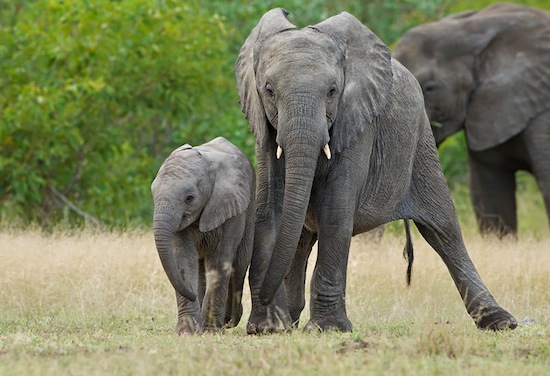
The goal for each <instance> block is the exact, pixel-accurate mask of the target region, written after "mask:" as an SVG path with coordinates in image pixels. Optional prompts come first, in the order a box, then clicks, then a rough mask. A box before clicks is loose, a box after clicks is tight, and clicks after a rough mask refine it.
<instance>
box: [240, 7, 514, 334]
mask: <svg viewBox="0 0 550 376" xmlns="http://www.w3.org/2000/svg"><path fill="white" fill-rule="evenodd" d="M286 15H287V12H286V11H284V10H283V9H273V10H271V11H269V12H267V13H266V14H265V15H264V16H263V17H262V19H261V20H260V21H259V23H258V24H257V25H256V27H255V28H254V29H253V30H252V32H251V34H250V35H249V37H248V38H247V39H246V41H245V43H244V45H243V46H242V48H241V51H240V54H239V57H238V60H237V64H236V77H237V88H238V92H239V96H240V99H241V105H242V109H243V112H244V113H245V115H246V117H247V119H248V120H249V123H250V127H251V129H252V131H253V132H254V135H255V138H256V156H257V161H258V173H257V175H258V190H257V209H256V215H257V221H256V228H255V233H254V236H255V240H254V249H253V255H252V261H251V266H250V271H249V281H250V287H251V295H252V311H251V315H250V318H249V322H248V326H247V330H248V332H249V333H258V332H269V331H274V330H279V329H284V328H287V327H288V326H289V325H290V324H291V323H296V324H297V322H298V319H299V316H300V313H301V311H302V309H303V307H304V305H305V295H304V285H305V270H306V263H307V259H308V257H309V254H310V251H311V248H312V246H313V244H314V243H315V242H316V241H317V240H318V257H317V262H316V265H315V270H314V272H313V278H312V281H311V285H310V287H311V305H310V308H311V312H310V321H309V322H308V324H307V325H306V327H307V328H320V329H322V330H324V329H331V328H336V329H339V330H342V331H349V330H351V329H352V324H351V322H350V321H349V319H348V317H347V315H346V307H345V295H346V292H345V291H346V269H347V261H348V254H349V246H350V242H351V237H352V235H354V234H358V233H361V232H365V231H368V230H370V229H373V228H375V227H377V226H379V225H381V224H383V223H386V222H389V221H393V220H396V219H399V218H404V219H406V221H405V222H406V223H407V224H408V220H409V219H412V220H414V222H415V223H416V225H417V227H418V228H419V230H420V232H421V233H422V235H423V236H424V237H425V239H426V240H427V241H428V242H429V243H430V244H431V245H432V246H433V247H434V248H435V250H436V251H437V252H438V253H439V255H440V256H441V258H442V259H443V261H444V262H445V264H446V265H447V267H448V269H449V271H450V273H451V276H452V278H453V280H454V282H455V283H456V286H457V288H458V290H459V292H460V294H461V296H462V298H463V300H464V303H465V305H466V309H467V310H468V312H469V314H470V315H471V316H472V318H473V319H474V321H475V322H476V324H477V325H478V326H479V327H480V328H491V329H503V328H514V327H515V326H516V325H517V324H516V321H515V319H514V318H513V317H512V315H510V314H509V313H508V312H506V311H505V310H504V309H502V308H501V307H499V305H498V304H497V303H496V301H495V299H494V298H493V297H492V296H491V294H490V292H489V291H488V290H487V288H486V287H485V285H484V284H483V282H482V280H481V278H480V276H479V274H478V272H477V271H476V269H475V267H474V265H473V263H472V261H471V260H470V257H469V256H468V253H467V251H466V248H465V246H464V243H463V241H462V235H461V232H460V228H459V224H458V221H457V218H456V213H455V209H454V206H453V203H452V201H451V198H450V195H449V191H448V188H447V185H446V182H445V178H444V176H443V174H442V172H441V168H440V165H439V160H438V156H437V150H436V147H435V143H434V141H433V136H432V134H431V130H430V125H429V121H428V118H427V116H426V112H425V110H424V106H423V101H422V92H421V90H420V87H419V85H418V83H417V82H416V80H415V79H414V77H413V76H412V74H410V73H409V72H408V71H407V70H406V69H405V68H404V67H403V66H402V65H401V64H400V63H398V62H397V61H395V60H392V59H391V56H390V52H389V50H388V48H387V47H386V46H385V45H384V44H383V43H382V42H381V41H380V40H379V39H378V38H377V37H376V36H375V35H374V34H373V33H372V32H371V31H370V30H369V29H368V28H366V27H365V26H363V25H362V24H361V23H360V22H359V21H358V20H357V19H356V18H354V17H353V16H352V15H350V14H348V13H342V14H340V15H338V16H334V17H331V18H329V19H327V20H325V21H323V22H321V23H319V24H317V25H315V26H310V27H306V28H304V29H301V30H294V29H295V26H294V25H293V24H291V23H290V22H289V21H288V20H287V18H286ZM407 230H408V227H407ZM409 250H410V251H409V252H408V255H409V262H411V261H412V249H411V248H410V247H409ZM409 276H410V274H409ZM283 280H284V282H285V283H284V286H283V284H282V283H283Z"/></svg>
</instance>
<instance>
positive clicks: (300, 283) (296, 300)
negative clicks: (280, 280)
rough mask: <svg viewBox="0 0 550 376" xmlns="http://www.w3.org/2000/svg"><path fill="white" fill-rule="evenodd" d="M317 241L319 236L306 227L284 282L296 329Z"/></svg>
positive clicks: (304, 301) (303, 303) (303, 304)
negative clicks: (307, 269)
mask: <svg viewBox="0 0 550 376" xmlns="http://www.w3.org/2000/svg"><path fill="white" fill-rule="evenodd" d="M316 241H317V234H316V233H313V232H311V231H309V230H307V229H306V228H305V227H304V228H303V230H302V235H301V237H300V241H299V243H298V249H297V251H296V256H294V261H293V262H292V266H291V267H290V271H289V273H288V275H287V276H286V278H285V282H284V283H285V290H286V294H287V299H288V309H289V312H290V317H291V319H292V325H293V326H294V327H295V328H297V327H298V324H299V320H300V314H301V312H302V310H303V309H304V306H305V304H306V299H305V285H306V268H307V262H308V259H309V255H310V254H311V249H312V248H313V245H314V244H315V242H316Z"/></svg>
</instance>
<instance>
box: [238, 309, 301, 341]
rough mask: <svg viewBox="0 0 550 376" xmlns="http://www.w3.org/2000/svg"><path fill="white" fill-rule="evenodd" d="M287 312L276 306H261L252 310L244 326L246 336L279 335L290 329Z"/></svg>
mask: <svg viewBox="0 0 550 376" xmlns="http://www.w3.org/2000/svg"><path fill="white" fill-rule="evenodd" d="M291 324H292V322H291V319H290V314H289V313H288V310H286V309H284V308H280V307H278V306H273V305H269V306H267V307H265V306H262V307H261V308H259V309H256V310H253V311H252V313H251V314H250V318H249V319H248V324H247V325H246V332H247V333H248V334H268V333H280V332H284V331H287V330H289V329H290V328H291Z"/></svg>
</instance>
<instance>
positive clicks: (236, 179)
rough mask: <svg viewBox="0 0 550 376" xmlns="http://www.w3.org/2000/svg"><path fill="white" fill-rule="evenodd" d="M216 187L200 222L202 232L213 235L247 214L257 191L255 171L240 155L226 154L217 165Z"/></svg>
mask: <svg viewBox="0 0 550 376" xmlns="http://www.w3.org/2000/svg"><path fill="white" fill-rule="evenodd" d="M216 164H217V167H218V168H216V169H215V171H213V173H214V174H215V175H216V176H215V178H214V179H213V181H214V186H213V187H212V194H211V195H210V199H209V200H208V202H207V203H206V205H205V207H204V210H203V212H202V215H201V219H200V221H199V230H200V231H201V232H208V231H212V230H214V229H215V228H217V227H219V226H221V225H222V224H223V223H224V222H225V221H227V220H228V219H229V218H232V217H234V216H236V215H239V214H241V213H243V212H245V211H246V210H247V208H248V206H249V204H250V199H251V197H252V193H253V189H255V187H254V169H253V168H252V165H251V164H250V162H249V161H248V159H247V158H246V157H245V156H244V155H242V154H241V153H240V152H239V154H225V153H224V155H223V158H222V159H221V160H218V161H217V162H216Z"/></svg>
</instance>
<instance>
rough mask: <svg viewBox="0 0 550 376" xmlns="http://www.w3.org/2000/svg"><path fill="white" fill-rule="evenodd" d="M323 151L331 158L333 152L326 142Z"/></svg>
mask: <svg viewBox="0 0 550 376" xmlns="http://www.w3.org/2000/svg"><path fill="white" fill-rule="evenodd" d="M323 152H324V153H325V155H326V156H327V159H330V157H331V154H330V148H329V146H328V144H326V145H325V147H324V148H323Z"/></svg>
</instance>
